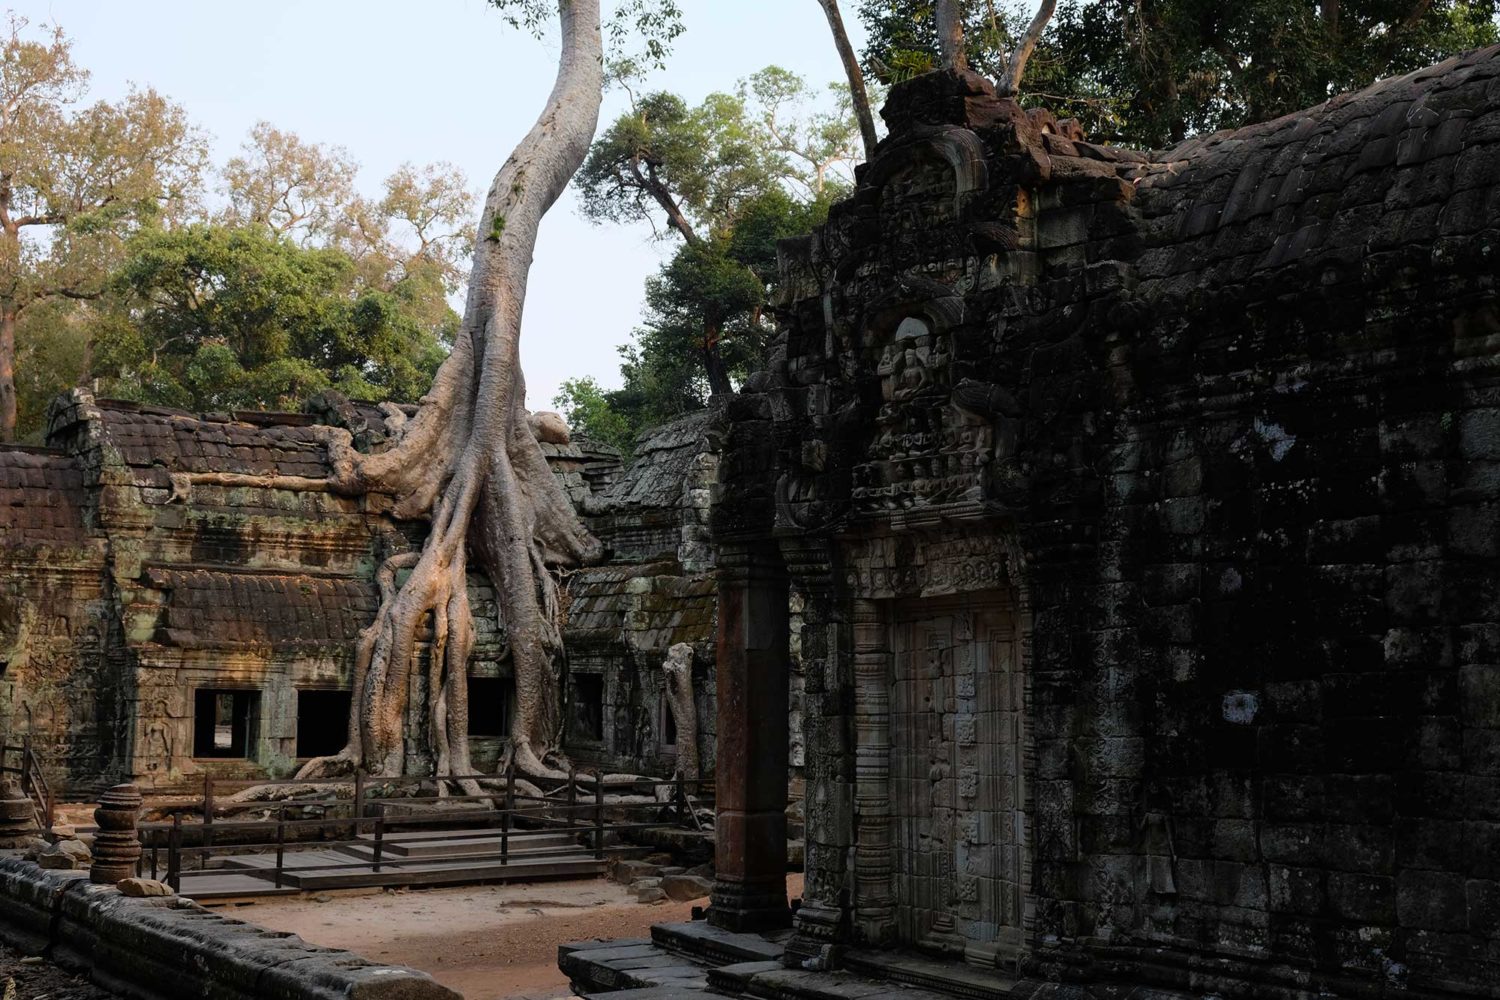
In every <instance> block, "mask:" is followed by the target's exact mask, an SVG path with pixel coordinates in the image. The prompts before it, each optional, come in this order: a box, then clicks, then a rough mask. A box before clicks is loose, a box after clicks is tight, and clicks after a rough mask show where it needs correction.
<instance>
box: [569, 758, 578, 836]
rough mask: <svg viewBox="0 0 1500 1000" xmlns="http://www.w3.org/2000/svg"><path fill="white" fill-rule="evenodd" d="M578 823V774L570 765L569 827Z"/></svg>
mask: <svg viewBox="0 0 1500 1000" xmlns="http://www.w3.org/2000/svg"><path fill="white" fill-rule="evenodd" d="M577 822H578V772H577V770H576V769H575V768H574V767H573V765H572V764H569V765H568V826H572V825H573V824H574V823H577Z"/></svg>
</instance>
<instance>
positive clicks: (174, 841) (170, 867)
mask: <svg viewBox="0 0 1500 1000" xmlns="http://www.w3.org/2000/svg"><path fill="white" fill-rule="evenodd" d="M167 885H170V886H171V887H172V891H173V892H181V891H182V813H180V812H179V813H173V814H172V833H171V834H170V836H169V837H168V838H167Z"/></svg>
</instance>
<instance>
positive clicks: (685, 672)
mask: <svg viewBox="0 0 1500 1000" xmlns="http://www.w3.org/2000/svg"><path fill="white" fill-rule="evenodd" d="M661 669H662V677H663V679H664V680H665V681H666V687H667V707H668V708H669V709H671V711H672V718H673V720H674V721H675V722H676V723H677V773H678V774H680V775H681V776H682V779H683V780H684V781H697V780H698V777H699V772H700V770H701V768H700V765H699V761H698V706H697V704H696V702H694V700H693V647H692V646H690V645H688V644H687V643H685V642H679V643H676V644H675V645H673V646H672V648H671V649H669V650H667V658H666V660H665V661H664V662H663V663H662V665H661Z"/></svg>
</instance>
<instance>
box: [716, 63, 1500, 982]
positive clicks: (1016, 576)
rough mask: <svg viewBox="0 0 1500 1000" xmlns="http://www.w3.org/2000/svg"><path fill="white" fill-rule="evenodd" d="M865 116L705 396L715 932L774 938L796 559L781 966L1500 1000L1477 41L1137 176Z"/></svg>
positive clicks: (1499, 176)
mask: <svg viewBox="0 0 1500 1000" xmlns="http://www.w3.org/2000/svg"><path fill="white" fill-rule="evenodd" d="M885 116H886V118H887V120H888V122H889V124H890V126H891V135H890V137H889V138H888V139H886V140H885V141H884V143H883V144H882V146H881V148H880V151H879V154H878V155H877V157H876V158H875V159H874V161H873V162H872V163H870V164H868V165H867V166H865V167H864V168H862V169H861V172H860V177H859V184H858V188H857V190H856V192H855V193H854V195H853V196H852V198H851V199H849V200H848V201H846V202H844V203H842V204H841V205H839V206H836V207H835V209H834V210H833V212H832V213H831V215H830V219H829V223H828V224H827V226H825V227H823V228H822V229H820V230H819V231H818V232H817V233H816V234H815V235H814V236H813V237H811V238H810V239H807V240H803V241H800V242H792V243H788V244H786V245H784V248H783V258H784V274H785V277H786V279H787V281H786V283H785V284H786V286H787V287H788V288H789V291H788V292H787V294H786V295H785V297H784V301H782V302H781V303H780V305H779V309H780V313H781V316H782V318H783V320H784V322H785V326H786V333H785V335H784V339H783V340H782V341H781V342H780V343H779V346H778V347H777V349H776V352H775V354H774V355H773V360H772V363H771V365H770V367H769V370H768V371H767V372H766V373H764V374H763V375H759V376H756V377H755V378H753V379H752V380H751V383H750V385H749V386H747V389H746V391H745V392H744V393H742V394H741V395H739V396H737V397H736V398H734V399H733V400H732V401H731V402H730V404H729V409H728V418H729V419H728V421H727V423H726V430H725V433H726V443H725V448H724V451H723V453H722V456H721V485H720V487H719V489H718V493H717V496H716V505H715V510H714V522H713V523H714V530H715V535H716V540H717V541H718V543H719V546H720V574H721V576H720V581H721V601H720V606H721V622H722V627H721V632H720V650H719V663H718V683H719V693H720V694H719V697H720V706H721V718H720V733H719V740H720V742H719V747H720V756H719V775H720V777H719V780H720V785H721V787H723V786H725V785H727V784H730V783H734V784H736V785H737V786H742V787H743V788H745V789H746V791H745V793H744V794H743V796H742V797H741V799H740V800H739V801H736V802H733V803H731V804H730V807H729V808H724V807H723V805H722V800H721V813H720V819H719V838H718V842H719V859H718V871H719V878H720V881H719V883H718V886H717V887H716V891H715V899H714V910H713V911H712V913H711V919H713V920H714V921H715V922H717V923H719V924H720V925H721V926H725V927H731V928H748V927H755V926H764V925H766V924H774V923H777V922H780V921H785V920H787V919H788V917H787V913H786V910H785V899H784V895H782V890H780V889H779V888H778V886H777V883H776V871H775V867H774V865H773V864H772V862H771V860H770V859H771V858H772V857H773V856H774V855H775V853H776V851H775V848H774V847H766V846H765V845H764V844H761V843H760V838H763V837H768V836H769V837H775V836H777V835H778V831H777V830H776V829H775V827H776V821H775V819H774V817H773V808H772V802H771V801H770V796H768V795H765V794H764V793H763V791H761V790H760V782H759V778H760V777H762V776H764V774H765V773H769V771H771V770H774V769H775V768H776V767H777V766H778V764H779V762H777V761H775V760H774V759H770V758H769V756H766V757H758V756H756V755H755V754H754V753H751V754H748V755H746V754H743V752H742V751H743V750H744V749H745V748H746V747H747V746H748V747H750V748H751V749H752V750H753V749H754V748H755V747H756V746H757V742H756V741H758V740H765V741H768V742H769V743H771V744H774V743H775V742H776V738H775V734H769V735H768V734H767V733H766V732H765V731H764V730H765V728H766V727H770V726H772V725H774V720H775V719H776V718H778V717H779V716H781V715H784V712H783V711H781V709H783V708H784V702H780V701H779V700H780V699H782V698H784V697H785V694H784V692H785V688H786V685H785V684H784V683H783V682H782V681H781V680H780V679H779V678H778V676H777V675H778V674H779V673H781V672H782V671H784V666H783V664H784V662H785V660H784V658H785V651H786V649H787V645H788V640H787V636H786V635H785V632H786V629H787V625H786V623H785V619H784V616H780V615H779V613H778V612H777V610H776V609H777V607H778V606H780V607H784V603H780V604H778V595H784V594H785V592H786V588H787V586H788V580H790V581H792V582H794V583H795V584H796V585H797V586H799V588H800V589H801V590H802V592H803V594H804V596H805V609H804V613H803V623H802V626H801V634H800V645H801V650H802V655H803V665H804V670H805V674H806V690H807V695H806V697H807V702H806V739H807V783H808V788H807V886H806V896H805V899H804V902H803V905H802V908H801V909H800V911H799V912H798V914H797V918H796V934H795V936H794V938H793V942H792V945H791V948H790V950H789V956H790V958H789V960H791V961H801V960H805V959H808V958H811V959H813V960H815V961H822V962H827V961H836V960H837V955H838V951H839V949H841V948H846V947H871V946H889V945H901V946H916V947H922V948H925V949H928V950H935V951H939V952H942V953H945V954H950V955H954V956H962V957H963V958H964V959H966V960H968V961H970V962H976V963H981V964H991V963H997V964H1000V965H1001V966H1002V967H1008V968H1018V969H1020V970H1021V971H1022V972H1026V973H1030V974H1033V975H1037V976H1043V977H1057V976H1060V977H1064V978H1070V979H1074V978H1076V979H1090V978H1092V979H1102V980H1119V981H1124V982H1130V983H1139V982H1142V981H1148V982H1154V983H1157V984H1160V985H1165V986H1177V987H1183V988H1193V989H1197V990H1202V991H1209V992H1216V993H1219V994H1220V995H1232V996H1250V995H1255V996H1311V995H1314V994H1317V993H1318V992H1319V991H1320V990H1327V991H1331V992H1335V993H1337V994H1339V995H1347V996H1377V995H1379V996H1384V995H1386V991H1387V990H1390V989H1402V990H1404V991H1405V993H1404V995H1409V996H1440V995H1441V996H1447V995H1471V996H1492V995H1494V993H1493V990H1494V984H1495V983H1496V982H1500V574H1497V572H1496V567H1497V565H1500V563H1497V557H1500V297H1497V294H1496V285H1495V282H1496V277H1497V271H1500V228H1497V220H1500V50H1496V49H1490V50H1485V51H1482V52H1478V53H1475V54H1472V55H1470V56H1467V57H1464V58H1461V59H1455V60H1450V61H1449V62H1446V63H1443V64H1441V65H1439V66H1437V67H1434V68H1432V69H1429V70H1425V71H1423V72H1420V73H1416V74H1412V75H1410V76H1407V77H1403V78H1400V79H1395V80H1391V81H1387V82H1384V83H1382V84H1379V85H1377V86H1376V87H1374V88H1372V89H1369V90H1366V91H1364V92H1361V93H1358V94H1353V95H1348V96H1344V97H1340V98H1337V99H1335V100H1333V101H1331V102H1329V103H1327V104H1325V105H1322V106H1320V107H1318V108H1315V109H1313V110H1311V111H1308V112H1305V113H1301V114H1297V115H1292V116H1289V117H1287V118H1284V119H1280V120H1277V121H1274V122H1270V123H1266V124H1263V125H1257V126H1253V127H1250V128H1246V129H1242V130H1240V131H1237V132H1232V133H1221V134H1217V135H1213V136H1208V137H1204V138H1200V139H1195V140H1192V141H1189V142H1187V143H1185V144H1183V145H1181V146H1179V147H1177V148H1175V149H1172V150H1169V151H1166V152H1163V153H1150V154H1146V153H1135V152H1131V151H1128V150H1119V149H1114V148H1106V147H1101V146H1097V145H1093V144H1090V143H1087V142H1085V141H1082V139H1081V138H1080V137H1077V136H1076V135H1075V136H1069V135H1067V134H1066V133H1068V132H1070V131H1071V129H1069V128H1068V127H1067V126H1066V125H1065V124H1064V125H1057V124H1056V123H1054V122H1053V121H1052V120H1051V119H1050V118H1049V117H1048V116H1046V115H1045V114H1042V113H1032V114H1030V115H1028V114H1026V113H1024V112H1022V111H1020V110H1019V109H1018V108H1017V107H1016V106H1015V105H1014V104H1012V103H1010V102H1007V101H1002V100H997V99H996V98H995V97H994V96H993V93H992V91H991V90H990V88H989V86H988V84H986V83H985V82H984V81H982V80H980V79H979V78H977V77H974V76H971V75H967V74H943V73H936V74H929V75H927V76H923V77H920V78H918V79H916V80H914V81H912V82H910V83H907V84H903V85H901V86H899V87H897V88H896V90H895V92H894V93H893V95H892V99H891V103H890V105H889V107H887V109H886V111H885ZM731 695H732V696H733V697H734V698H737V699H739V700H738V701H737V702H735V707H728V702H727V697H728V696H731ZM735 711H739V712H741V713H743V715H742V716H734V715H733V713H734V712H735ZM757 726H759V727H760V728H759V729H757ZM730 729H733V730H735V732H734V734H733V736H734V738H735V739H736V740H737V741H738V742H735V743H731V734H730V733H729V732H727V731H726V730H730ZM762 762H764V767H762V766H761V764H762ZM757 844H759V845H760V846H756V845H757Z"/></svg>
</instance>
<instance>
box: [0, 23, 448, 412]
mask: <svg viewBox="0 0 1500 1000" xmlns="http://www.w3.org/2000/svg"><path fill="white" fill-rule="evenodd" d="M87 80H88V74H87V73H86V72H85V71H84V70H83V69H81V68H79V67H78V66H76V65H75V64H74V63H73V60H72V48H71V42H70V41H69V40H68V38H67V37H66V36H65V35H64V34H63V33H62V32H61V31H60V30H58V29H51V30H48V31H43V32H36V31H32V30H30V29H29V26H28V25H27V24H26V23H25V22H24V21H21V20H19V19H13V20H12V21H11V23H10V34H9V36H8V38H7V40H6V41H5V43H4V55H3V59H0V417H6V416H7V409H6V405H5V404H6V400H7V396H8V393H9V389H10V386H11V381H12V378H11V373H12V371H13V368H12V365H13V364H14V373H15V374H14V384H15V393H14V395H13V396H10V399H12V400H13V401H14V406H13V407H12V408H10V409H9V411H8V413H9V419H10V420H11V421H13V422H12V423H9V424H8V423H7V422H6V420H5V419H0V436H7V435H8V434H9V433H13V432H14V430H19V432H20V433H22V434H32V435H34V434H36V433H38V432H39V426H40V421H41V419H42V417H43V415H44V413H45V409H46V405H47V403H48V401H49V400H50V399H51V397H52V396H53V395H55V394H56V393H57V392H58V391H59V390H61V389H64V388H66V387H67V386H68V385H71V384H74V383H75V382H77V381H80V380H85V379H93V380H96V381H97V382H98V384H99V388H100V390H101V391H102V392H105V393H108V394H111V395H116V396H123V397H126V398H130V399H136V400H140V401H143V402H154V403H162V404H168V405H178V406H188V407H196V408H206V409H217V408H224V407H239V408H251V407H283V408H284V407H290V406H296V405H298V404H299V403H300V401H301V399H303V398H304V397H305V396H306V395H307V394H308V393H309V392H312V391H316V390H318V389H322V388H327V387H333V388H337V389H339V390H341V391H343V392H346V393H347V394H348V395H350V396H353V397H356V398H360V399H371V400H373V399H391V400H396V401H408V400H415V399H417V398H419V397H420V396H421V394H422V393H423V392H424V391H425V389H426V386H427V385H428V384H429V383H430V381H431V378H432V375H433V373H434V372H435V371H436V368H437V365H438V364H439V363H440V362H441V360H442V358H443V355H444V353H445V352H446V349H447V348H446V344H447V343H448V342H449V341H451V338H452V334H453V330H454V329H455V327H456V326H457V323H458V316H457V314H456V313H455V312H454V311H453V308H452V307H451V305H450V304H449V298H450V296H453V295H455V294H457V293H458V292H459V291H460V290H461V289H462V287H463V284H464V281H465V269H466V266H467V261H468V259H469V257H470V255H471V254H472V251H473V236H472V227H473V222H474V216H475V213H476V204H475V199H474V197H473V194H472V192H471V191H470V189H469V185H468V181H467V180H466V179H465V178H464V176H463V174H462V173H461V172H460V171H459V170H458V169H457V168H455V167H453V166H452V165H450V164H446V163H434V164H429V165H421V166H419V165H416V164H406V165H403V166H402V167H400V168H399V169H397V170H396V171H395V172H394V173H392V174H391V176H389V177H387V178H386V179H385V180H384V182H383V183H382V184H381V185H380V187H379V188H378V190H377V191H376V192H375V193H371V194H366V193H365V192H363V191H362V190H361V187H360V185H359V183H358V173H359V168H358V165H357V164H356V163H355V162H354V161H353V160H352V159H351V158H350V156H349V154H348V153H347V152H346V151H344V150H342V149H339V148H336V147H329V146H326V145H322V144H318V143H313V142H309V141H306V140H304V139H303V138H301V137H300V136H298V135H296V134H295V133H292V132H287V131H284V130H281V129H278V128H276V127H275V126H273V125H271V124H269V123H266V122H262V123H260V124H258V125H256V126H255V128H253V129H252V130H251V132H250V134H249V135H248V136H247V137H246V140H245V142H244V144H243V145H242V147H241V149H240V151H239V153H238V154H237V155H235V156H233V157H232V158H230V159H229V160H228V161H227V162H226V163H225V164H224V165H223V166H222V168H220V169H219V170H217V171H215V170H214V169H213V168H212V166H211V165H210V164H209V162H208V157H207V152H206V143H205V141H204V138H203V136H202V134H201V133H200V132H199V131H198V130H197V129H196V128H195V127H194V126H193V125H192V124H191V122H190V121H189V119H188V116H187V113H186V112H185V111H184V110H183V109H182V108H181V107H179V106H178V105H176V104H174V103H172V102H171V101H168V100H167V99H165V98H163V97H161V96H160V95H158V94H156V93H155V92H153V91H150V90H144V91H136V92H133V93H131V94H130V95H129V96H128V97H127V98H125V99H124V100H122V101H120V102H117V103H109V102H98V103H95V104H92V105H86V104H84V103H83V100H84V97H85V95H86V87H87Z"/></svg>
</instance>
